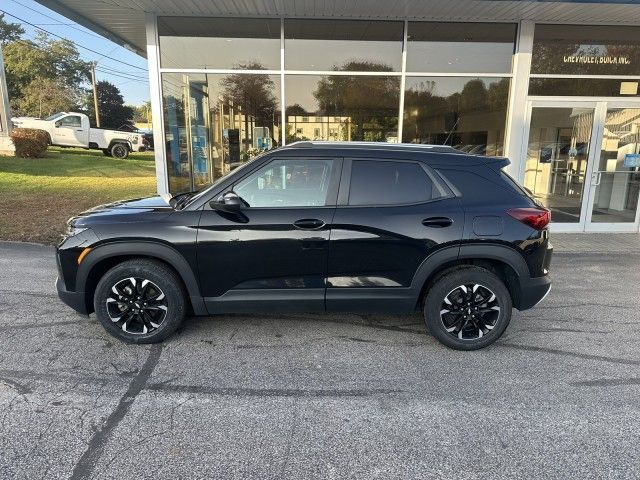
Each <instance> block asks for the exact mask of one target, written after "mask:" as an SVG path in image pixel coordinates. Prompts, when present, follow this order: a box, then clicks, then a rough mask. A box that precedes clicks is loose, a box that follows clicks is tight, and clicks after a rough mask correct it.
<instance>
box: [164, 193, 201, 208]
mask: <svg viewBox="0 0 640 480" xmlns="http://www.w3.org/2000/svg"><path fill="white" fill-rule="evenodd" d="M196 193H198V191H197V190H193V191H192V192H184V193H179V194H178V195H175V196H173V197H171V199H170V200H169V205H171V207H172V208H174V209H176V210H180V209H181V208H182V207H184V206H185V205H186V204H187V202H188V201H189V200H190V199H191V198H192V197H193V196H194V195H195V194H196Z"/></svg>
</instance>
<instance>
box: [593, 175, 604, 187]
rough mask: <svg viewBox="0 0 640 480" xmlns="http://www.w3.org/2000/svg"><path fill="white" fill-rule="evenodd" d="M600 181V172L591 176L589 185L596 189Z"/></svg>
mask: <svg viewBox="0 0 640 480" xmlns="http://www.w3.org/2000/svg"><path fill="white" fill-rule="evenodd" d="M601 181H602V172H595V173H593V174H592V175H591V185H593V186H594V187H597V186H598V185H600V182H601Z"/></svg>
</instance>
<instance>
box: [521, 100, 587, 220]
mask: <svg viewBox="0 0 640 480" xmlns="http://www.w3.org/2000/svg"><path fill="white" fill-rule="evenodd" d="M596 107H597V104H596V102H573V101H568V102H550V101H538V102H531V103H530V105H529V118H530V120H529V130H528V142H527V150H526V154H525V156H524V158H525V163H524V165H523V166H524V171H523V172H521V177H520V178H522V179H523V181H522V184H523V185H524V186H525V187H526V188H527V189H529V190H530V191H531V192H532V193H533V195H534V196H535V197H536V199H538V201H540V203H542V204H543V205H544V206H545V207H547V208H548V209H550V210H551V219H552V222H553V225H552V228H554V230H555V229H557V230H562V231H582V230H583V229H584V224H585V221H586V218H587V209H586V208H585V203H586V201H585V199H587V198H588V197H589V189H590V183H589V181H588V179H590V173H591V170H592V163H593V157H594V150H597V148H594V142H593V137H594V136H595V135H596V133H597V131H596V126H597V125H596V124H595V122H594V119H595V114H596Z"/></svg>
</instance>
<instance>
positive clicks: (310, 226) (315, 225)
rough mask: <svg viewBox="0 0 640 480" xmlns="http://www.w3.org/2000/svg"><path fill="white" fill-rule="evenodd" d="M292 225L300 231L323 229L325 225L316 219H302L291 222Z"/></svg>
mask: <svg viewBox="0 0 640 480" xmlns="http://www.w3.org/2000/svg"><path fill="white" fill-rule="evenodd" d="M293 225H294V227H296V228H299V229H300V230H318V229H320V228H322V227H324V225H325V223H324V222H323V221H322V220H318V219H317V218H303V219H301V220H296V221H295V222H293Z"/></svg>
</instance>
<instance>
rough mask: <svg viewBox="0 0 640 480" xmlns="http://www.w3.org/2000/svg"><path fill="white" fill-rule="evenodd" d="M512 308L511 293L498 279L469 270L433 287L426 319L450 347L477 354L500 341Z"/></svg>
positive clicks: (453, 273)
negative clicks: (478, 350) (476, 352)
mask: <svg viewBox="0 0 640 480" xmlns="http://www.w3.org/2000/svg"><path fill="white" fill-rule="evenodd" d="M512 308H513V305H512V301H511V295H510V294H509V290H508V289H507V287H506V286H505V284H504V283H503V282H502V280H501V279H500V278H499V277H498V276H496V275H495V274H494V273H492V272H490V271H489V270H486V269H484V268H480V267H473V266H469V267H463V268H459V269H455V270H452V271H451V272H449V273H448V274H445V275H443V276H441V277H439V278H438V279H437V280H436V281H435V282H434V284H433V285H431V287H430V289H429V291H428V292H427V295H426V298H425V302H424V317H425V322H426V324H427V328H428V330H429V332H430V333H431V334H432V335H433V336H434V337H436V339H438V340H439V341H440V342H441V343H443V344H444V345H446V346H447V347H450V348H453V349H456V350H477V349H479V348H484V347H486V346H488V345H490V344H492V343H493V342H495V341H496V340H497V339H498V338H500V336H501V335H502V334H503V333H504V331H505V329H506V328H507V326H508V325H509V321H510V320H511V312H512Z"/></svg>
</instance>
